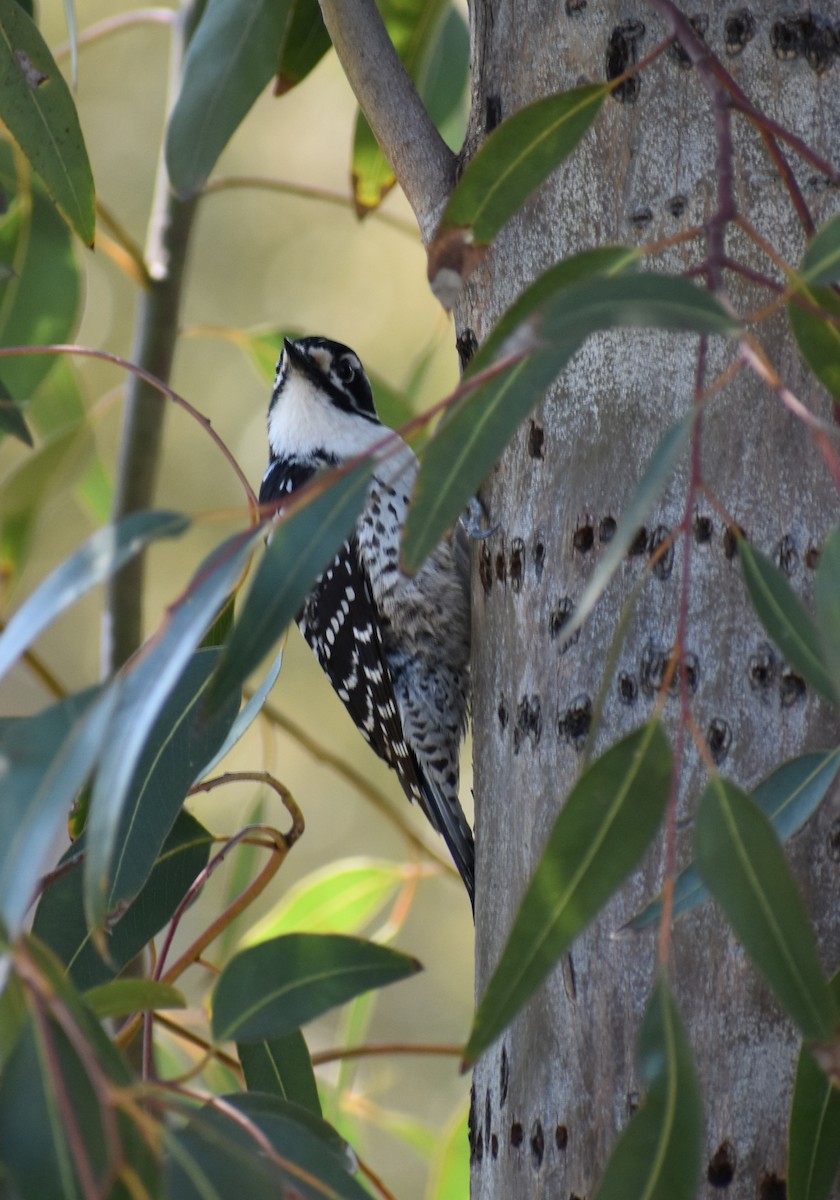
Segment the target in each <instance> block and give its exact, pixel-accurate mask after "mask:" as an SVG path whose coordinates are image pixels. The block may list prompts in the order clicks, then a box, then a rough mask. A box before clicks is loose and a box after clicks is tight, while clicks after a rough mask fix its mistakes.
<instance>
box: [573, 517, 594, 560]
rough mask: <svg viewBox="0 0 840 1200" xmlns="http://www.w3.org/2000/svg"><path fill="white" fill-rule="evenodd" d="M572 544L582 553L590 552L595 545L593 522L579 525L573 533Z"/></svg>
mask: <svg viewBox="0 0 840 1200" xmlns="http://www.w3.org/2000/svg"><path fill="white" fill-rule="evenodd" d="M572 545H573V546H574V548H575V550H577V551H578V552H579V553H580V554H588V553H589V551H590V550H591V549H592V547H593V546H594V545H595V530H594V529H593V528H592V524H591V522H589V521H587V522H586V524H584V525H579V526H578V528H577V529H576V530H575V532H574V534H573V535H572Z"/></svg>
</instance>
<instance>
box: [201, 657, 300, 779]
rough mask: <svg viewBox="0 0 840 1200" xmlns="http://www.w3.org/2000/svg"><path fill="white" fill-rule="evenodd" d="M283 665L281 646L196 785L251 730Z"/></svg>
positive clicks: (213, 769) (202, 770) (211, 771)
mask: <svg viewBox="0 0 840 1200" xmlns="http://www.w3.org/2000/svg"><path fill="white" fill-rule="evenodd" d="M282 665H283V648H282V646H281V647H280V650H279V651H278V652H277V656H276V658H275V659H274V662H273V663H272V664H271V666H270V667H269V668H268V670H267V671H266V673H265V677H264V678H263V680H262V682H261V683H260V685H259V687H257V688H256V689H255V690H254V692H253V695H251V696H250V697H249V698H248V700H247V702H246V703H245V704H244V705H243V706H242V708H241V709H240V711H239V712H238V713H237V716H236V719H235V720H234V722H233V724H232V725H231V727H230V730H229V731H228V735H227V737H226V738H225V740H224V742H223V743H222V745H221V746H220V747H219V749H218V751H217V752H216V753H215V754H214V755H213V757H212V759H211V760H210V762H209V763H207V764H206V765H205V766H203V767H202V768H201V770H200V771H199V772H198V774H197V775H196V777H195V782H196V783H197V782H198V781H199V780H200V779H206V778H207V776H208V775H211V774H212V773H213V771H215V769H216V767H217V766H218V765H219V763H221V762H222V761H223V760H224V759H225V758H227V756H228V754H230V752H231V750H232V749H233V747H234V746H235V745H236V743H237V742H238V741H239V740H240V739H241V738H242V737H243V736H244V735H245V733H247V731H248V730H249V729H250V728H251V726H252V725H253V723H254V721H255V720H256V719H257V717H258V716H259V715H260V713H261V712H262V708H263V705H264V704H265V702H266V700H267V699H268V696H269V693H270V692H271V689H272V688H273V687H274V685H275V683H276V682H277V677H278V676H279V674H280V668H281V667H282Z"/></svg>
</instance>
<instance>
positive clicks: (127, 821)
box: [91, 649, 239, 909]
mask: <svg viewBox="0 0 840 1200" xmlns="http://www.w3.org/2000/svg"><path fill="white" fill-rule="evenodd" d="M220 656H221V651H220V650H216V649H208V650H197V651H196V653H195V654H194V655H193V657H192V658H191V659H190V661H189V662H188V663H187V666H186V669H185V670H184V673H183V675H182V676H181V678H180V679H179V680H178V682H177V684H176V685H175V687H174V688H173V690H172V691H171V692H170V694H169V696H168V697H167V699H166V703H165V704H164V706H163V708H162V709H161V711H160V714H159V716H158V718H157V720H156V721H155V724H154V725H153V727H152V729H151V731H150V733H149V736H148V739H147V741H146V744H145V746H144V747H143V752H142V754H141V756H140V759H139V762H138V764H137V769H136V771H135V775H134V778H133V779H132V781H131V785H130V787H129V789H128V792H127V793H126V796H125V799H124V802H123V806H122V811H121V813H120V820H119V826H118V829H117V834H116V837H115V840H114V849H113V855H112V858H111V860H110V862H109V863H108V864H107V870H108V878H109V879H110V882H111V886H110V892H109V895H108V906H109V908H110V909H115V908H117V907H118V906H119V905H121V904H123V903H125V901H127V900H133V899H134V897H135V896H136V895H137V894H138V892H139V891H140V889H141V888H142V887H143V885H144V884H145V882H146V880H147V879H148V877H149V875H150V874H151V872H152V870H153V868H154V865H155V862H156V860H157V857H158V854H159V853H160V849H161V847H162V845H163V843H164V841H165V840H166V837H167V835H168V834H169V831H170V829H171V828H172V826H173V824H174V823H175V818H176V817H177V815H178V813H179V812H180V810H181V806H182V804H183V802H184V799H185V797H186V795H187V792H188V791H189V789H190V787H191V786H192V784H193V782H194V780H195V777H196V775H197V774H198V773H199V771H200V769H201V768H202V767H203V766H204V764H205V763H206V762H207V760H208V759H209V758H210V757H211V756H212V755H213V754H214V753H215V752H216V750H217V749H218V748H219V746H220V745H221V743H222V742H223V741H224V738H225V736H226V734H227V732H228V730H229V729H230V727H231V725H232V724H233V720H234V717H235V716H236V710H237V708H238V707H239V698H238V696H235V695H234V694H233V693H231V695H230V696H229V698H228V699H227V701H226V703H225V704H224V705H223V706H222V707H221V708H220V709H219V710H218V712H216V713H215V714H214V715H213V716H212V717H208V715H207V713H206V711H205V710H204V701H205V696H206V693H207V689H208V686H209V683H210V679H211V677H212V674H213V671H214V670H215V668H216V666H217V664H218V662H219V659H220ZM92 836H93V826H92V825H91V837H92Z"/></svg>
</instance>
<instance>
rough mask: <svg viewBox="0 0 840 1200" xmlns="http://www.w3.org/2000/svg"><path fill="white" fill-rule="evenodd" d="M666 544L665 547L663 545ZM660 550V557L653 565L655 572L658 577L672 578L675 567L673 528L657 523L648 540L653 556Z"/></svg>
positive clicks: (649, 552)
mask: <svg viewBox="0 0 840 1200" xmlns="http://www.w3.org/2000/svg"><path fill="white" fill-rule="evenodd" d="M663 546H665V549H664V550H663V549H661V547H663ZM657 551H659V552H660V553H659V557H658V558H657V560H656V562H655V563H654V565H653V573H654V575H655V576H656V578H657V579H670V577H671V572H672V571H673V569H674V542H673V539H672V538H671V530H670V529H669V528H668V526H667V525H657V526H656V528H655V529H654V531H653V533H652V534H651V535H650V540H649V541H648V554H649V555H650V557H651V558H653V556H654V555H655V554H656V553H657Z"/></svg>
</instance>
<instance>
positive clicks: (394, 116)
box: [320, 0, 456, 245]
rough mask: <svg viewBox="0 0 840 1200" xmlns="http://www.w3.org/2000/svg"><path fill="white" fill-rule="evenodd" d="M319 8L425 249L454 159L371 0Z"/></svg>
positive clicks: (327, 0)
mask: <svg viewBox="0 0 840 1200" xmlns="http://www.w3.org/2000/svg"><path fill="white" fill-rule="evenodd" d="M320 4H321V12H322V13H323V16H324V24H325V25H326V27H327V30H328V32H329V35H330V38H331V39H332V43H333V46H334V47H335V50H336V53H337V54H338V58H339V61H340V62H341V65H342V67H343V68H344V73H345V75H346V76H347V79H348V82H349V84H350V86H351V88H352V89H353V91H354V93H355V95H356V99H357V100H358V101H359V104H360V105H361V108H362V111H363V112H364V114H365V116H366V117H367V119H368V122H369V123H370V127H371V129H372V130H373V132H374V135H375V137H376V140H377V141H378V142H379V144H380V146H381V147H382V149H383V151H384V153H385V155H386V157H387V158H388V161H389V162H390V164H391V166H392V168H393V170H394V174H395V175H396V177H397V179H398V180H399V183H400V186H401V187H402V189H403V191H404V192H405V195H406V198H407V200H408V202H409V204H410V205H411V207H412V209H413V210H414V215H415V216H416V217H417V224H418V225H419V227H420V234H421V236H422V238H423V243H424V245H428V244H429V242H430V241H431V239H432V236H433V235H434V233H435V230H436V228H437V225H438V222H439V220H440V216H441V213H442V212H443V209H444V206H445V205H446V201H447V199H448V198H449V194H450V192H451V190H452V186H453V184H454V181H455V161H456V160H455V155H454V154H453V153H452V151H451V150H450V149H449V147H448V146H447V145H446V143H445V142H444V140H443V138H442V137H441V136H440V134H439V133H438V131H437V129H436V127H435V125H434V122H433V121H432V119H431V117H430V116H429V114H428V112H427V111H426V108H425V105H424V104H423V101H422V100H421V99H420V96H419V95H418V92H417V89H416V88H415V86H414V84H413V83H412V80H411V77H410V75H409V74H408V71H407V70H406V69H405V67H404V66H403V63H402V62H401V60H400V57H399V55H398V54H397V51H396V50H395V48H394V44H393V42H392V41H391V39H390V37H389V36H388V31H387V30H386V28H385V25H384V23H383V21H382V17H381V16H380V14H379V10H378V9H377V7H376V3H375V0H320Z"/></svg>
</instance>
